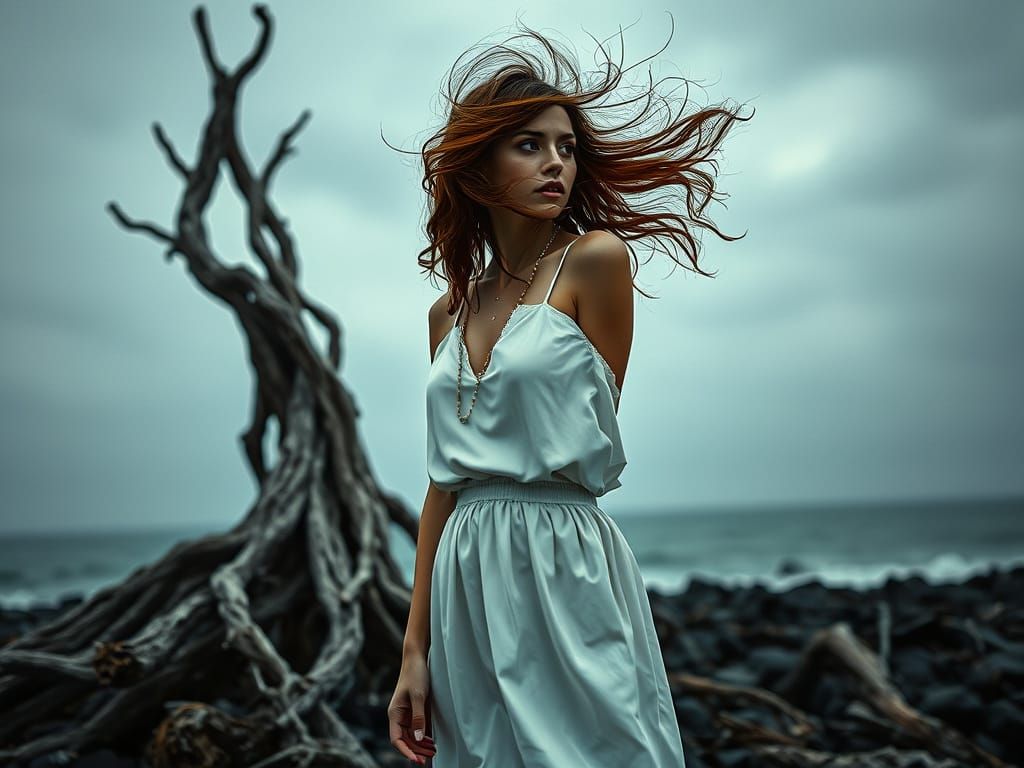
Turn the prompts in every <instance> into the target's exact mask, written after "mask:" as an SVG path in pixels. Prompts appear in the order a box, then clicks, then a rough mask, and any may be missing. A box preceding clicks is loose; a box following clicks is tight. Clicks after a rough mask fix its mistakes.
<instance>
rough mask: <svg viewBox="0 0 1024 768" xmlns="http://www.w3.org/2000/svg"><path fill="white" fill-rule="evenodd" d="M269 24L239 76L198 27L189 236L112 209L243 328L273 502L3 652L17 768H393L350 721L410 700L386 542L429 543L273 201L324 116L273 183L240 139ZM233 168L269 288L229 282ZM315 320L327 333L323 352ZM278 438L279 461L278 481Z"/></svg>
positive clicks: (186, 190)
mask: <svg viewBox="0 0 1024 768" xmlns="http://www.w3.org/2000/svg"><path fill="white" fill-rule="evenodd" d="M254 15H255V18H256V19H257V21H258V23H259V25H260V26H261V33H260V35H259V38H258V40H257V41H256V44H255V46H254V49H253V50H252V52H251V53H250V55H248V56H247V57H246V58H245V60H244V61H242V63H241V65H240V66H238V68H237V69H235V70H234V71H233V72H232V71H228V70H227V69H226V68H225V67H224V65H223V64H221V63H220V62H219V61H218V59H217V55H216V52H215V50H214V46H213V42H212V40H211V37H210V34H209V31H208V29H207V21H206V14H205V11H204V9H202V8H198V9H197V10H196V11H195V12H194V15H193V23H194V26H195V29H196V32H197V35H198V38H199V42H200V44H201V50H202V55H203V57H204V59H205V62H206V64H207V67H208V71H209V73H210V77H211V93H212V97H213V98H212V105H211V114H210V116H209V119H208V122H207V123H206V125H205V128H204V132H203V135H202V140H201V142H200V146H199V149H198V157H197V158H196V160H195V161H194V162H193V163H192V164H191V165H188V164H187V163H186V162H185V161H184V160H183V159H182V158H181V157H180V156H179V155H178V153H177V152H176V151H175V149H174V147H173V146H172V145H171V142H170V141H169V140H168V138H167V137H166V136H165V134H164V132H163V130H162V129H161V127H160V126H159V125H155V126H154V128H153V130H154V135H155V138H156V141H157V142H158V143H159V145H160V146H161V147H162V148H163V151H164V152H165V154H166V156H167V160H168V162H169V164H170V166H171V167H172V168H173V169H174V171H176V173H177V174H178V175H179V176H180V178H181V182H182V193H181V198H180V206H179V210H178V212H177V221H176V225H175V228H174V230H173V231H168V230H165V229H163V228H161V227H159V226H157V225H156V224H152V223H147V222H141V221H136V220H133V219H131V218H129V217H128V216H127V215H126V214H125V213H124V212H123V211H122V210H121V208H120V207H119V206H118V205H117V204H116V203H110V204H109V206H108V209H109V211H110V213H111V214H112V215H113V216H114V217H115V219H116V220H117V221H118V222H119V223H120V224H121V225H122V226H123V227H124V228H125V229H127V230H130V231H135V232H143V233H147V234H148V235H151V236H152V237H154V238H156V239H157V240H158V241H161V242H163V243H164V244H166V246H167V248H166V252H165V257H166V259H167V260H168V261H170V260H171V259H172V258H173V257H174V256H175V255H179V256H180V257H181V259H182V262H183V264H184V266H185V267H186V268H187V269H188V271H189V273H190V274H191V275H192V277H193V278H194V279H195V281H196V282H197V283H198V284H199V286H200V287H201V288H202V289H203V290H204V291H206V292H207V293H209V294H210V295H211V296H213V297H215V298H216V299H218V300H219V301H221V302H222V303H223V304H224V305H225V306H226V307H229V308H230V309H231V310H232V312H233V313H234V317H235V318H236V319H237V321H238V324H239V326H240V327H241V328H242V330H243V332H244V335H245V339H246V342H247V344H248V352H249V359H250V361H251V364H252V368H253V370H254V373H255V386H254V402H253V407H252V417H251V424H250V425H249V427H248V429H247V430H246V431H245V433H244V434H243V435H242V437H241V440H242V444H243V446H244V450H245V455H246V457H247V461H248V465H249V467H250V468H251V470H252V472H253V474H254V476H255V478H256V480H257V482H258V485H259V494H258V498H257V500H256V502H255V503H254V504H253V506H252V508H251V509H249V510H248V512H247V513H246V514H245V515H244V518H243V519H242V520H241V522H240V523H238V524H237V525H236V526H235V527H234V528H233V529H232V530H230V531H227V532H226V533H223V534H221V535H213V536H209V537H206V538H202V539H199V540H195V541H186V542H182V543H179V544H178V545H176V546H175V547H173V549H171V550H170V551H169V552H168V553H167V554H166V555H165V556H164V557H163V558H162V559H160V560H159V561H158V562H156V563H153V564H151V565H148V566H146V567H142V568H139V569H138V570H136V571H135V572H134V573H132V574H131V575H130V576H129V577H128V578H126V579H125V580H124V581H123V582H122V583H119V584H115V585H112V586H109V587H107V588H105V589H102V590H101V591H99V592H98V593H97V594H95V595H94V596H92V597H91V599H89V600H87V601H85V602H83V603H82V604H81V605H79V606H77V607H76V608H74V609H73V610H70V611H68V612H66V613H65V614H62V615H61V616H59V617H58V618H57V619H56V620H54V621H52V622H50V623H46V624H43V625H42V626H38V627H35V628H34V629H33V630H32V631H29V632H27V633H25V634H24V635H23V636H21V637H18V638H17V639H15V640H14V641H13V642H11V643H9V644H8V645H6V647H4V648H2V649H0V712H2V713H3V715H4V716H3V717H2V718H0V764H11V763H14V764H21V763H23V762H24V763H25V764H27V763H28V762H29V761H31V760H33V759H36V758H48V759H49V761H50V762H52V763H54V764H58V763H64V762H67V761H69V760H71V759H73V758H74V757H75V756H76V755H78V754H81V753H84V752H87V751H90V750H92V749H95V748H97V747H98V746H101V745H112V744H113V745H118V746H120V747H122V748H123V747H125V746H126V745H133V744H135V745H137V746H138V747H139V752H140V753H141V752H142V750H143V748H146V749H147V750H148V754H149V759H150V761H151V762H152V764H154V765H156V766H214V765H217V766H221V765H225V766H226V765H237V766H241V765H244V766H249V767H250V768H254V767H255V766H259V767H260V768H269V767H270V766H274V765H286V764H287V765H296V764H304V765H325V766H326V765H333V766H373V765H377V762H376V761H375V760H374V759H373V757H372V756H371V755H370V754H369V753H368V752H367V751H366V750H365V749H364V748H363V747H362V746H361V743H360V739H358V738H356V736H355V735H354V733H353V730H352V729H351V728H350V727H349V725H348V724H347V723H346V722H345V721H344V720H342V719H341V717H339V715H338V713H337V707H336V705H337V703H338V702H339V701H340V700H342V699H344V698H345V697H346V696H347V694H349V692H351V691H353V690H356V689H358V690H360V691H376V692H379V693H381V694H382V695H383V694H384V693H386V694H387V695H390V693H391V689H393V685H394V681H395V680H396V679H397V674H398V664H399V662H400V660H401V646H402V639H403V634H404V626H405V620H406V617H407V615H408V608H409V600H410V590H409V587H408V585H407V584H406V583H405V579H404V577H403V575H402V573H401V570H400V568H399V567H398V566H397V565H396V563H395V562H394V561H393V559H392V557H391V555H390V553H389V549H388V546H387V543H388V535H389V526H390V524H391V523H397V525H398V526H399V527H401V528H402V529H404V530H405V531H406V532H407V533H408V534H409V535H410V537H412V538H413V540H415V535H416V530H417V522H416V518H415V516H414V515H413V514H412V513H411V511H410V510H408V509H407V508H406V507H405V506H404V505H403V504H402V503H400V502H399V501H398V500H397V499H395V498H393V497H391V496H389V495H388V494H387V493H385V492H384V491H383V490H382V489H381V488H380V487H378V485H377V483H376V482H375V480H374V476H373V473H372V471H371V467H370V463H369V461H368V460H367V456H366V455H365V453H364V450H363V447H362V444H361V441H360V439H359V435H358V433H357V431H356V419H357V417H358V415H359V411H358V408H357V407H356V405H355V403H354V401H353V399H352V396H351V395H350V393H349V392H348V391H346V389H345V387H344V386H342V384H341V383H340V381H339V377H338V370H339V366H340V360H341V344H340V338H339V337H340V329H339V325H338V323H337V322H336V321H335V319H334V318H333V317H332V316H331V315H330V313H328V312H327V311H326V310H325V309H323V308H322V307H320V306H317V305H316V304H315V303H314V302H313V301H312V300H311V299H310V298H308V297H307V296H306V295H304V293H303V292H302V290H301V289H300V287H299V284H298V271H299V265H298V261H297V258H296V255H295V248H294V245H293V241H292V233H291V232H289V230H288V227H287V224H286V221H285V220H284V219H283V218H282V217H281V215H280V214H279V213H278V212H277V211H276V210H275V208H274V206H273V204H272V202H271V200H270V198H269V195H268V192H269V189H270V185H271V181H272V179H273V178H274V174H275V173H276V172H277V171H278V169H279V168H280V167H281V164H282V162H283V161H284V159H285V158H286V157H287V156H288V155H289V154H290V153H291V152H292V151H293V150H292V146H291V144H292V141H293V139H294V138H295V136H296V134H297V133H298V132H299V131H300V130H301V128H302V127H303V126H304V125H305V123H306V122H307V120H308V119H309V116H310V115H309V112H308V111H305V112H303V113H302V114H301V115H300V116H299V118H298V119H297V120H296V121H295V122H294V124H293V125H291V126H290V127H289V128H288V129H287V130H286V131H284V133H283V134H282V135H281V137H280V139H279V141H278V143H277V145H276V147H275V149H274V151H273V154H272V156H271V157H270V158H269V159H268V160H267V161H266V162H265V164H264V165H263V167H262V168H252V167H251V166H250V163H249V161H248V160H247V158H246V156H245V153H244V152H243V148H242V146H241V144H240V141H239V136H238V125H239V114H238V103H239V97H240V93H241V89H242V86H243V84H244V83H245V81H246V79H247V78H248V77H249V76H250V75H252V74H253V72H254V71H255V70H256V68H257V66H258V65H259V64H260V62H261V60H262V59H263V57H264V55H265V54H266V52H267V49H268V44H269V42H270V35H271V27H272V25H271V18H270V15H269V13H268V11H267V9H266V8H265V7H263V6H256V7H255V8H254ZM222 170H226V172H227V173H228V174H229V178H230V180H231V182H232V183H233V185H234V187H235V189H236V190H237V191H238V193H239V194H240V195H241V197H242V198H243V200H244V203H245V205H246V206H247V208H248V245H249V248H250V249H251V251H252V254H253V256H254V257H255V261H256V262H257V263H258V265H261V266H262V274H259V273H257V271H254V270H253V269H251V268H249V267H247V266H239V265H235V264H232V265H228V264H226V263H225V262H224V261H223V260H222V259H221V258H219V257H218V254H217V253H215V251H214V248H213V247H212V245H211V243H210V240H209V238H208V236H207V230H206V224H205V222H204V212H205V210H206V208H207V206H208V204H209V202H210V200H211V197H212V195H213V192H214V190H215V187H216V184H217V183H218V181H219V180H220V174H221V172H222ZM306 313H308V316H309V317H310V318H311V319H312V321H313V322H314V323H315V324H318V325H319V326H320V327H321V328H322V329H323V330H324V331H325V332H326V338H327V342H326V350H321V349H320V348H319V347H318V345H317V343H316V342H315V341H314V338H313V337H312V336H311V334H310V333H309V332H308V331H307V328H306V325H305V324H304V323H303V319H304V315H305V314H306ZM271 420H273V421H274V422H275V423H276V426H277V449H278V450H277V454H278V459H277V460H276V462H275V463H274V464H273V465H272V466H268V462H267V459H266V457H265V451H266V448H267V446H266V442H267V439H268V427H269V425H270V422H271ZM380 729H381V731H382V732H386V722H385V720H384V719H383V718H382V719H381V723H380ZM140 738H143V739H145V742H146V743H144V744H143V743H138V742H139V740H140Z"/></svg>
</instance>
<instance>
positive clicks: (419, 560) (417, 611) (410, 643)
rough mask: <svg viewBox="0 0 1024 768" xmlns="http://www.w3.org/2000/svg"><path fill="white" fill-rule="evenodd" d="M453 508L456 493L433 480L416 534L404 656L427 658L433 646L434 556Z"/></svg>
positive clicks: (429, 485)
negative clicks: (431, 626)
mask: <svg viewBox="0 0 1024 768" xmlns="http://www.w3.org/2000/svg"><path fill="white" fill-rule="evenodd" d="M454 508H455V494H453V493H448V492H446V491H442V490H440V489H439V488H437V486H435V485H434V484H433V483H429V484H428V488H427V497H426V499H424V501H423V511H422V512H421V513H420V527H419V532H418V534H417V536H416V570H415V573H414V574H413V582H412V602H411V604H410V606H409V621H408V624H407V625H406V629H405V642H404V643H403V648H402V653H403V655H405V656H409V655H419V656H422V657H423V658H424V659H426V657H427V649H428V648H429V647H430V574H431V571H432V570H433V568H434V555H435V554H436V553H437V542H438V540H439V539H440V538H441V530H442V529H443V528H444V524H445V522H446V521H447V520H448V516H449V515H451V513H452V510H453V509H454Z"/></svg>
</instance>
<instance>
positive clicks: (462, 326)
mask: <svg viewBox="0 0 1024 768" xmlns="http://www.w3.org/2000/svg"><path fill="white" fill-rule="evenodd" d="M557 234H558V225H557V224H556V225H555V229H554V231H553V232H552V233H551V239H550V240H548V244H547V245H545V246H544V249H543V250H542V251H541V252H540V256H538V257H537V261H535V262H534V263H533V270H532V271H531V272H530V279H529V280H528V281H527V282H526V287H525V288H523V292H522V293H521V294H519V300H518V301H517V302H516V305H515V306H514V307H512V311H511V312H509V315H508V317H507V318H505V325H503V326H502V327H501V331H500V332H499V333H498V338H497V339H495V341H494V345H493V346H492V347H491V350H490V351H489V352H488V353H487V359H486V360H484V369H483V370H482V371H481V372H480V373H479V375H478V374H477V372H476V371H474V370H473V366H472V364H471V363H470V361H469V350H468V349H467V348H466V326H467V325H469V307H468V305H469V299H468V297H467V299H466V305H467V308H466V318H465V320H463V321H462V322H461V323H459V374H458V377H457V378H456V380H455V415H456V416H458V417H459V421H461V422H462V423H463V424H466V423H467V422H468V421H469V416H470V414H471V413H473V408H474V407H475V406H476V395H477V393H478V392H479V391H480V381H481V380H482V379H483V377H484V375H485V374H486V373H487V367H488V366H489V365H490V364H491V355H492V354H494V348H495V347H497V346H498V343H499V342H500V341H501V337H502V336H503V335H504V334H505V328H507V327H508V324H509V321H510V320H511V319H512V315H514V314H515V312H516V309H518V308H519V306H520V305H521V304H522V303H523V298H524V297H525V296H526V292H527V291H528V290H530V286H531V285H533V278H534V276H535V275H536V274H537V267H539V266H540V260H541V259H543V258H544V256H545V254H547V252H548V248H550V247H551V244H552V243H553V242H554V241H555V235H557ZM478 281H479V279H478ZM491 319H492V320H493V319H494V316H493V315H492V316H491ZM463 355H465V357H466V366H467V367H468V368H469V372H470V373H472V374H473V378H475V379H476V385H475V386H474V387H473V399H472V401H471V402H470V404H469V411H468V412H467V413H466V415H465V416H463V415H462V358H463Z"/></svg>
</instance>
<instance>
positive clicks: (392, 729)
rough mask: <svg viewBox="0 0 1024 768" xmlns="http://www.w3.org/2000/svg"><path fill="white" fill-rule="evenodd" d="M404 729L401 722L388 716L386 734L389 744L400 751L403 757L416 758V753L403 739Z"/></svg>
mask: <svg viewBox="0 0 1024 768" xmlns="http://www.w3.org/2000/svg"><path fill="white" fill-rule="evenodd" d="M404 731H405V729H404V728H403V727H402V724H401V723H400V722H398V721H397V720H395V719H394V718H392V717H390V716H389V717H388V736H389V738H390V739H391V746H393V747H394V748H395V749H397V750H398V751H399V752H401V753H402V756H403V757H407V758H409V759H410V760H416V753H415V752H413V751H412V750H411V749H409V746H408V745H407V744H406V741H405V733H404Z"/></svg>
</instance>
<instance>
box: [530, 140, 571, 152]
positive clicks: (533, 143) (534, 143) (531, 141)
mask: <svg viewBox="0 0 1024 768" xmlns="http://www.w3.org/2000/svg"><path fill="white" fill-rule="evenodd" d="M527 144H532V145H535V146H536V145H537V142H536V141H534V140H533V139H530V140H529V141H524V142H521V143H520V144H519V146H520V147H525V146H526V145H527ZM562 146H563V148H564V147H568V148H569V154H571V155H574V154H576V145H575V144H563V145H562Z"/></svg>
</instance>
